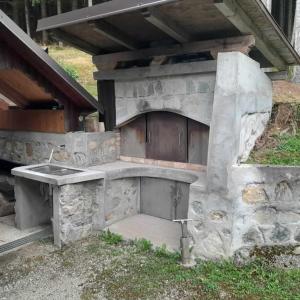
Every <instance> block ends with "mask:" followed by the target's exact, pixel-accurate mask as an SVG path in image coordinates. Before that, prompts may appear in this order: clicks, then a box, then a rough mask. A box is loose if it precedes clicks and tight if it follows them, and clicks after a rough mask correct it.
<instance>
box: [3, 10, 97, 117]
mask: <svg viewBox="0 0 300 300" xmlns="http://www.w3.org/2000/svg"><path fill="white" fill-rule="evenodd" d="M0 45H1V47H0V95H2V98H4V97H5V98H6V99H9V100H11V101H12V102H13V103H15V104H16V105H17V106H18V107H20V108H23V109H44V108H47V109H52V108H53V107H55V106H56V107H57V108H59V107H63V108H64V109H69V108H70V107H73V110H76V111H78V112H79V113H80V112H83V113H84V112H92V111H96V110H98V109H99V106H98V102H97V101H96V99H95V98H94V97H93V96H92V95H90V94H89V93H88V92H87V91H86V90H85V89H84V88H83V87H81V86H80V84H78V83H77V82H76V81H75V80H73V79H72V78H71V77H70V76H69V75H68V74H67V73H66V72H65V71H64V70H63V69H62V68H61V67H60V66H59V65H58V64H57V63H56V62H55V61H54V60H53V59H51V58H50V57H49V56H48V54H47V53H46V52H45V51H44V50H43V49H42V48H41V47H40V46H38V45H37V44H36V43H35V42H34V41H33V40H32V39H31V38H30V37H29V36H28V35H27V34H26V33H24V32H23V31H22V30H21V29H20V28H19V27H18V26H17V25H16V24H15V23H14V22H13V21H12V20H10V19H9V18H8V17H7V16H6V15H5V14H4V13H3V12H2V11H1V10H0ZM0 99H1V96H0ZM1 100H2V106H3V102H4V101H5V99H1Z"/></svg>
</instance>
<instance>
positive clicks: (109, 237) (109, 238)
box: [100, 230, 123, 245]
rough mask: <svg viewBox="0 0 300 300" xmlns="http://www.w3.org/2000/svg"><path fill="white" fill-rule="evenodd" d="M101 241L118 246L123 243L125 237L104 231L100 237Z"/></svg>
mask: <svg viewBox="0 0 300 300" xmlns="http://www.w3.org/2000/svg"><path fill="white" fill-rule="evenodd" d="M100 239H101V240H102V241H104V242H106V243H107V244H109V245H118V244H120V243H121V242H123V237H122V236H121V235H119V234H115V233H112V232H110V231H109V230H107V231H104V232H103V233H102V234H101V235H100Z"/></svg>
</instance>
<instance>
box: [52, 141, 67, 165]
mask: <svg viewBox="0 0 300 300" xmlns="http://www.w3.org/2000/svg"><path fill="white" fill-rule="evenodd" d="M65 147H66V146H65V145H60V146H56V145H54V147H53V148H52V150H51V153H50V156H49V159H48V163H49V164H51V160H52V158H53V154H54V149H55V148H57V149H59V150H63V149H65Z"/></svg>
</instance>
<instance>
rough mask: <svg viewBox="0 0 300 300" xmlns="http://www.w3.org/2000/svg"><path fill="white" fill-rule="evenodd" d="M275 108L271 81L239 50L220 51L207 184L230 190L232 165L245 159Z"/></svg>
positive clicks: (214, 189) (218, 188) (211, 188)
mask: <svg viewBox="0 0 300 300" xmlns="http://www.w3.org/2000/svg"><path fill="white" fill-rule="evenodd" d="M271 110H272V82H271V80H270V79H269V78H268V77H267V76H266V75H265V73H264V72H262V70H261V69H260V65H259V64H258V63H257V62H255V61H254V60H252V59H251V58H249V57H248V56H246V55H244V54H242V53H240V52H231V53H219V55H218V63H217V78H216V87H215V95H214V105H213V115H212V122H211V126H210V136H209V149H208V165H207V172H208V184H209V189H210V190H212V191H218V190H219V191H221V190H223V191H224V192H227V182H228V177H229V176H230V174H229V170H230V167H231V166H232V165H234V164H236V163H238V162H239V161H245V160H246V159H247V158H248V155H249V153H250V151H251V149H252V148H253V147H254V145H255V141H256V139H257V137H258V136H259V135H260V134H261V133H262V132H263V130H264V126H265V125H266V123H267V121H268V119H269V117H270V114H271Z"/></svg>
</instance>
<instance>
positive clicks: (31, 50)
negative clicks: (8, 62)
mask: <svg viewBox="0 0 300 300" xmlns="http://www.w3.org/2000/svg"><path fill="white" fill-rule="evenodd" d="M0 39H1V40H2V41H4V42H5V43H6V44H7V45H8V46H9V47H10V48H11V49H13V51H15V52H16V53H17V54H18V56H19V57H21V58H22V60H23V61H24V62H26V64H28V65H29V66H30V68H32V69H33V70H35V71H36V72H38V73H40V74H42V75H43V76H44V77H46V78H47V80H48V84H51V85H53V86H54V87H55V88H56V89H57V90H58V91H59V92H60V94H61V95H62V97H64V98H65V100H68V101H70V102H71V103H73V104H74V105H75V106H77V107H78V108H79V109H80V110H81V111H95V110H98V109H99V105H98V102H97V101H96V99H95V98H94V97H93V96H92V95H90V94H89V93H88V92H87V91H86V90H85V89H84V88H83V87H82V86H81V85H80V84H79V83H77V82H76V81H75V80H74V79H73V78H71V77H70V76H69V75H68V74H67V73H66V72H65V71H64V70H63V69H62V68H61V67H60V66H59V65H58V64H57V63H56V62H55V61H54V60H53V59H52V58H51V57H50V56H49V55H48V54H47V53H46V52H45V51H44V50H43V49H42V48H41V47H40V46H39V45H37V44H36V43H35V42H34V41H33V40H32V39H31V38H30V37H29V36H28V35H27V34H26V33H25V32H23V31H22V30H21V29H20V28H19V27H18V26H17V25H16V24H15V23H14V22H13V21H12V20H11V19H10V18H9V17H8V16H6V14H4V12H3V11H1V10H0ZM46 88H47V87H46Z"/></svg>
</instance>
